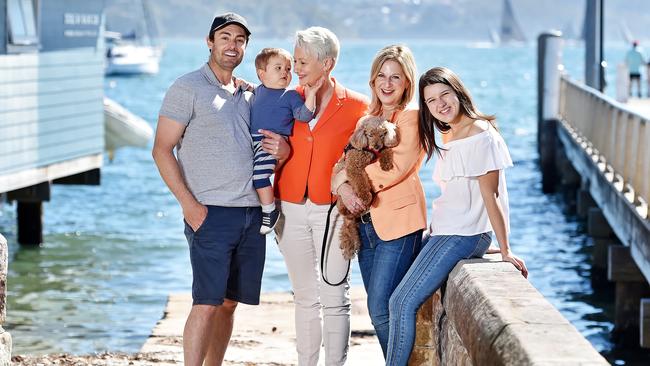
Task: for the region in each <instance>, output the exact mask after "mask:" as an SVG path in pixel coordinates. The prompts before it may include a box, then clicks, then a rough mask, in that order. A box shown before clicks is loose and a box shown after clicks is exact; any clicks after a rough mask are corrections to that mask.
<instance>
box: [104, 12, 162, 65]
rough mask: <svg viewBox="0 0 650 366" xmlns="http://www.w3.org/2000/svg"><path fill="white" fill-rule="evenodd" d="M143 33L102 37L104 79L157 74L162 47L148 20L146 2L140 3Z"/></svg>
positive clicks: (151, 20)
mask: <svg viewBox="0 0 650 366" xmlns="http://www.w3.org/2000/svg"><path fill="white" fill-rule="evenodd" d="M139 2H140V8H141V9H142V19H143V21H144V24H143V27H141V28H144V29H142V30H140V31H139V32H138V31H133V32H132V33H130V34H120V33H117V32H109V31H107V32H106V33H105V35H106V40H107V51H106V68H105V74H106V75H118V74H121V75H129V74H156V73H158V70H159V63H160V58H161V57H162V50H163V48H162V46H161V45H160V44H159V42H158V30H157V28H156V25H155V22H154V20H153V19H152V18H151V11H150V9H149V6H148V3H147V0H140V1H139Z"/></svg>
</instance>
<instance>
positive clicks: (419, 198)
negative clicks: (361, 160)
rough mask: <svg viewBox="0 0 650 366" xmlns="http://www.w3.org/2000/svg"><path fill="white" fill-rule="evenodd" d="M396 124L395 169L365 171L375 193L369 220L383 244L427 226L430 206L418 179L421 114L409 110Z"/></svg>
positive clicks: (421, 155) (370, 167)
mask: <svg viewBox="0 0 650 366" xmlns="http://www.w3.org/2000/svg"><path fill="white" fill-rule="evenodd" d="M394 123H395V125H397V128H398V131H399V134H400V142H399V145H397V146H396V147H394V148H393V161H394V164H393V165H394V167H393V169H391V170H389V171H383V170H382V169H381V167H380V166H379V162H374V163H372V164H370V165H368V166H367V167H366V172H367V173H368V176H369V177H370V180H371V181H372V186H373V190H374V191H375V193H376V196H375V199H374V200H373V202H372V205H371V207H370V217H371V218H372V224H373V227H374V228H375V232H377V235H379V238H381V240H393V239H397V238H400V237H402V236H404V235H407V234H410V233H412V232H414V231H416V230H420V229H424V228H426V226H427V224H426V221H427V205H426V200H425V198H424V189H423V188H422V182H420V177H419V175H418V172H419V171H420V166H421V165H422V160H423V159H424V156H425V153H424V149H423V148H422V146H421V145H420V139H419V134H418V131H419V126H418V110H417V109H413V108H409V107H407V108H406V109H404V110H403V111H401V112H399V113H398V114H397V116H396V117H395V121H394Z"/></svg>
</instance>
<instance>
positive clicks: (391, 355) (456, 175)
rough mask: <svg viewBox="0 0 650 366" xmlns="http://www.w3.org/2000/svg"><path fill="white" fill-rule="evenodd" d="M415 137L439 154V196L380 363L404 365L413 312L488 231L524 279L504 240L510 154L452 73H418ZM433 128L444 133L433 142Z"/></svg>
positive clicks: (482, 243) (393, 308)
mask: <svg viewBox="0 0 650 366" xmlns="http://www.w3.org/2000/svg"><path fill="white" fill-rule="evenodd" d="M419 84H420V85H419V92H420V93H419V94H420V122H419V123H420V142H421V144H422V146H424V148H425V151H426V152H427V155H428V158H431V156H432V155H433V152H436V153H438V156H439V159H438V161H437V163H436V167H435V170H434V173H433V179H434V181H435V182H436V183H437V184H438V185H439V186H440V190H441V195H440V197H438V198H437V199H436V200H435V201H434V202H433V210H432V214H431V217H432V220H431V224H430V227H429V229H430V237H429V239H428V241H426V242H423V243H422V249H421V251H420V253H419V255H418V257H417V258H416V260H415V262H413V265H412V266H411V267H410V268H409V270H408V272H407V273H406V275H405V276H404V278H403V279H402V281H401V282H400V284H399V285H398V286H397V288H396V289H395V291H394V292H393V294H392V296H391V298H390V302H389V314H390V315H389V318H390V320H389V329H390V330H389V339H388V355H387V357H386V364H387V365H391V366H394V365H406V364H407V363H408V359H409V356H410V354H411V350H412V348H413V342H414V339H415V315H416V312H417V310H418V308H419V307H420V305H422V303H424V301H426V299H428V298H429V297H430V296H431V295H432V294H433V293H434V292H435V291H436V290H438V288H440V286H441V285H442V284H443V282H444V281H445V280H446V279H447V276H448V275H449V273H450V272H451V270H452V269H453V268H454V266H456V264H457V263H458V262H459V261H460V260H462V259H468V258H474V257H481V256H483V254H485V252H486V250H487V249H488V247H489V245H490V242H491V240H492V239H491V237H492V232H494V234H495V236H496V239H497V241H498V242H499V247H500V252H501V257H502V258H503V260H504V261H507V262H510V263H512V264H513V265H514V266H515V267H516V268H517V269H519V270H520V271H521V273H522V274H523V276H524V277H527V276H528V270H527V269H526V264H525V263H524V261H523V260H522V259H520V258H517V257H516V256H515V255H514V254H512V251H511V250H510V244H509V242H508V233H509V222H508V192H507V190H506V179H505V174H504V169H505V168H508V167H511V166H512V159H511V158H510V154H509V153H508V148H507V147H506V144H505V142H504V141H503V138H502V137H501V135H500V134H499V133H498V132H497V130H496V129H495V127H494V126H493V124H492V122H493V121H494V116H490V115H485V114H483V113H481V112H480V111H479V110H478V109H477V108H476V107H475V106H474V103H473V102H472V97H471V96H470V93H469V91H468V90H467V89H466V88H465V86H464V85H463V83H462V82H461V80H460V78H459V77H458V76H457V75H456V74H455V73H454V72H452V71H451V70H449V69H446V68H443V67H435V68H433V69H431V70H429V71H427V72H426V73H424V75H422V77H420V83H419ZM434 127H435V129H437V130H439V131H440V132H441V133H442V136H443V144H442V145H440V146H438V145H437V144H436V141H435V138H434Z"/></svg>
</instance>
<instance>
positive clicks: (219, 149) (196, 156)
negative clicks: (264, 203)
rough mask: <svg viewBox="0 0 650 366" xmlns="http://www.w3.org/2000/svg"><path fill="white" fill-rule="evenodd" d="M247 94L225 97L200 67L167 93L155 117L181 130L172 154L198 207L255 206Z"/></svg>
mask: <svg viewBox="0 0 650 366" xmlns="http://www.w3.org/2000/svg"><path fill="white" fill-rule="evenodd" d="M250 97H251V93H249V92H243V91H242V90H241V89H238V90H237V91H236V92H235V94H234V95H233V94H231V93H230V92H229V91H228V90H227V89H226V88H225V87H224V86H223V84H221V82H219V80H218V79H217V78H216V77H215V76H214V73H213V72H212V70H211V69H210V66H208V64H207V63H206V64H205V65H203V67H201V68H200V69H198V70H196V71H193V72H190V73H188V74H185V75H183V76H181V77H180V78H178V79H177V80H176V81H175V82H174V84H172V86H171V87H170V88H169V90H167V94H165V99H164V100H163V103H162V106H161V108H160V115H161V116H164V117H167V118H170V119H172V120H174V121H176V122H178V123H180V124H182V125H184V126H185V132H184V133H183V136H182V138H181V140H180V141H179V143H178V145H177V146H176V153H177V156H178V162H179V165H180V168H181V172H182V174H183V178H184V179H185V183H186V184H187V187H188V188H189V190H190V191H191V192H192V194H194V197H196V199H197V200H198V201H199V202H201V203H202V204H204V205H215V206H226V207H252V206H259V200H258V197H257V193H256V192H255V189H254V188H253V149H252V139H251V135H250V130H249V126H250V105H249V99H250Z"/></svg>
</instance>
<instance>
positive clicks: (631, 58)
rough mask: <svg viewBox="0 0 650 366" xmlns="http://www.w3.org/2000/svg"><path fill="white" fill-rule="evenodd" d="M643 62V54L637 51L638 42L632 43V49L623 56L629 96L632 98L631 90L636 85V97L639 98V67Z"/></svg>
mask: <svg viewBox="0 0 650 366" xmlns="http://www.w3.org/2000/svg"><path fill="white" fill-rule="evenodd" d="M644 62H645V60H644V59H643V54H642V53H641V51H640V50H639V41H633V42H632V48H630V49H629V50H628V51H627V53H626V54H625V65H627V69H628V71H629V73H630V86H629V89H628V95H629V96H632V88H633V86H634V84H636V91H637V96H638V97H639V98H641V66H643V64H644Z"/></svg>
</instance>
